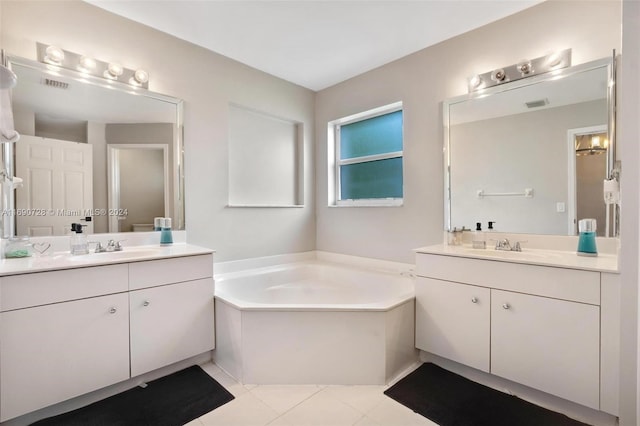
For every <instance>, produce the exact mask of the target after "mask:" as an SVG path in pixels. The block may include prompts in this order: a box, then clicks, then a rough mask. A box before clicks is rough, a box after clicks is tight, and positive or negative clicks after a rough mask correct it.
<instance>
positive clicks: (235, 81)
mask: <svg viewBox="0 0 640 426" xmlns="http://www.w3.org/2000/svg"><path fill="white" fill-rule="evenodd" d="M1 19H2V21H1V22H0V47H2V48H4V49H5V50H6V51H7V52H8V53H10V54H13V55H18V56H22V57H25V58H29V59H36V46H35V43H36V41H40V42H43V43H51V44H56V45H58V46H60V47H62V48H64V49H67V50H70V51H74V52H78V53H86V54H89V55H94V56H95V57H96V58H97V59H100V60H105V61H109V60H118V61H120V62H121V63H122V64H123V65H124V66H125V67H128V68H138V67H141V68H145V69H147V70H148V71H149V73H150V76H151V78H150V90H152V91H155V92H160V93H164V94H167V95H171V96H175V97H178V98H182V99H184V101H185V108H184V110H185V114H184V125H185V127H184V137H185V168H186V226H187V239H188V241H189V242H190V243H193V244H199V245H203V246H206V247H210V248H213V249H215V250H217V254H216V260H217V261H227V260H234V259H240V258H248V257H256V256H267V255H274V254H279V253H291V252H302V251H308V250H313V249H314V248H315V220H314V187H313V166H312V159H311V155H310V153H312V152H313V148H312V147H313V145H312V138H313V118H314V117H313V110H314V93H313V92H312V91H310V90H307V89H304V88H301V87H299V86H296V85H294V84H291V83H288V82H285V81H283V80H280V79H277V78H275V77H273V76H270V75H268V74H265V73H263V72H259V71H257V70H255V69H252V68H250V67H247V66H245V65H242V64H239V63H238V62H235V61H233V60H230V59H228V58H225V57H223V56H220V55H217V54H215V53H212V52H210V51H207V50H205V49H203V48H200V47H197V46H194V45H192V44H189V43H186V42H184V41H182V40H179V39H177V38H175V37H172V36H169V35H167V34H163V33H161V32H159V31H155V30H153V29H150V28H148V27H145V26H143V25H140V24H138V23H134V22H132V21H129V20H127V19H124V18H121V17H119V16H116V15H113V14H111V13H108V12H106V11H103V10H101V9H98V8H96V7H94V6H91V5H89V4H86V3H83V2H80V1H55V0H52V1H12V0H2V15H1ZM230 103H236V104H240V105H244V106H247V107H250V108H253V109H255V110H259V111H263V112H265V113H268V114H272V115H274V116H278V117H287V118H289V119H291V120H294V121H296V122H301V123H304V129H305V135H304V138H305V152H307V153H309V154H307V156H306V158H305V168H304V170H305V191H304V193H305V200H304V201H305V207H304V208H298V209H242V210H239V209H228V208H226V207H225V206H226V204H227V188H228V184H227V172H228V169H227V159H228V147H227V122H228V118H227V116H228V111H229V104H230Z"/></svg>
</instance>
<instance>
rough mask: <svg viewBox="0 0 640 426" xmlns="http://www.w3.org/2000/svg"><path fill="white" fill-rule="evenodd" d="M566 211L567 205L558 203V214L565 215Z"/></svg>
mask: <svg viewBox="0 0 640 426" xmlns="http://www.w3.org/2000/svg"><path fill="white" fill-rule="evenodd" d="M566 209H567V208H566V205H565V204H564V203H563V202H559V203H556V212H558V213H564V212H565V211H566Z"/></svg>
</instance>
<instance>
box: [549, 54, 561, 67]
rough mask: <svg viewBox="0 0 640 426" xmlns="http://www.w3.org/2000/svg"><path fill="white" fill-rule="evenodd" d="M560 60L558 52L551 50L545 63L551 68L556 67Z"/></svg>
mask: <svg viewBox="0 0 640 426" xmlns="http://www.w3.org/2000/svg"><path fill="white" fill-rule="evenodd" d="M561 62H562V55H561V54H560V52H553V53H552V54H550V55H549V56H548V57H547V65H549V66H550V67H551V68H553V67H557V66H558V65H560V63H561Z"/></svg>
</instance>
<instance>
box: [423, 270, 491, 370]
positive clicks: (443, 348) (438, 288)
mask: <svg viewBox="0 0 640 426" xmlns="http://www.w3.org/2000/svg"><path fill="white" fill-rule="evenodd" d="M489 314H490V290H489V289H488V288H484V287H476V286H472V285H466V284H459V283H453V282H449V281H440V280H434V279H430V278H423V277H418V279H417V281H416V347H417V348H419V349H422V350H424V351H427V352H431V353H433V354H436V355H439V356H442V357H445V358H448V359H451V360H454V361H457V362H460V363H462V364H465V365H469V366H471V367H473V368H477V369H479V370H482V371H486V372H488V371H489V341H490V339H489V328H490V326H489V320H490V317H489Z"/></svg>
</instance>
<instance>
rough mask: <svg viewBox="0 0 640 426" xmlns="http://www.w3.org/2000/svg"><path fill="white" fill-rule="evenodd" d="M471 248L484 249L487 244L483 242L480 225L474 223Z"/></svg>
mask: <svg viewBox="0 0 640 426" xmlns="http://www.w3.org/2000/svg"><path fill="white" fill-rule="evenodd" d="M471 247H473V248H474V249H486V248H487V242H486V241H485V236H484V232H482V223H481V222H476V230H475V231H473V239H472V240H471Z"/></svg>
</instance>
